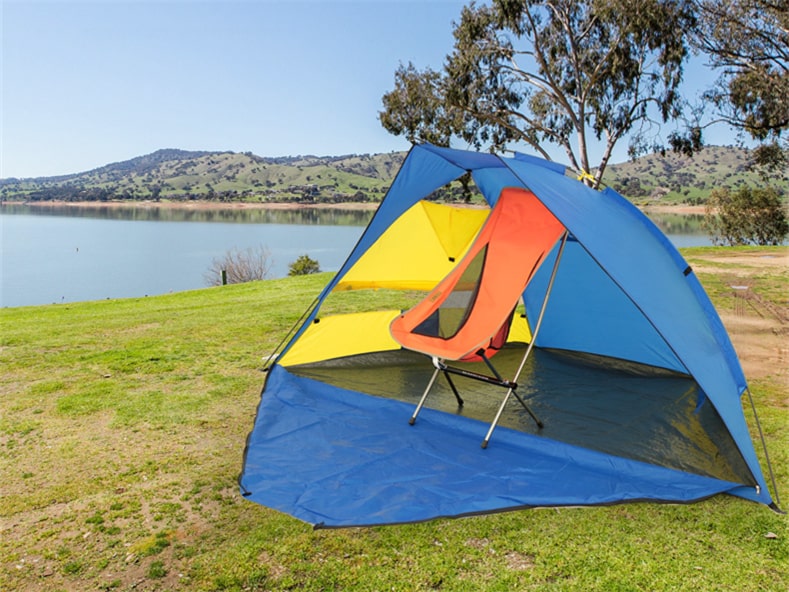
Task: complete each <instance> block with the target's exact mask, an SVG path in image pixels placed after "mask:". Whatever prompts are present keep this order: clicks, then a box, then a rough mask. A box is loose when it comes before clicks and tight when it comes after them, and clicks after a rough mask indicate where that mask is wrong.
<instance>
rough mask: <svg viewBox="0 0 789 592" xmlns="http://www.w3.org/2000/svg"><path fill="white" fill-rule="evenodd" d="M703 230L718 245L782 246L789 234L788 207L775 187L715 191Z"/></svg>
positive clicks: (708, 203) (708, 204) (710, 200)
mask: <svg viewBox="0 0 789 592" xmlns="http://www.w3.org/2000/svg"><path fill="white" fill-rule="evenodd" d="M704 227H705V228H706V230H707V232H708V233H709V235H710V238H711V239H712V242H713V243H714V244H716V245H732V246H734V245H749V244H754V245H780V244H781V243H782V242H783V241H784V240H785V239H786V236H787V235H788V234H789V221H787V216H786V209H785V206H784V204H783V203H782V202H781V196H780V195H779V194H778V192H777V191H776V190H775V189H774V188H773V187H764V188H760V187H754V188H752V187H747V186H743V187H740V188H739V189H737V191H734V192H732V191H730V190H729V189H715V190H713V191H712V193H711V194H710V197H709V200H708V201H707V208H706V216H705V218H704Z"/></svg>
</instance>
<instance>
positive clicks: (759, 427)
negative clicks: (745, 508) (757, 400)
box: [745, 387, 781, 508]
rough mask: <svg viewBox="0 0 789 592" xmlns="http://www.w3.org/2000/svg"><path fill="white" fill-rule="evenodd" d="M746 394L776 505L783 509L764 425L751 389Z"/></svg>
mask: <svg viewBox="0 0 789 592" xmlns="http://www.w3.org/2000/svg"><path fill="white" fill-rule="evenodd" d="M745 392H746V393H748V400H749V401H750V402H751V411H752V412H753V419H754V421H755V422H756V430H757V431H758V432H759V438H760V439H761V441H762V449H763V450H764V460H765V461H766V462H767V470H768V471H769V473H770V481H772V484H773V493H775V504H776V505H777V506H778V507H779V508H780V507H781V498H780V497H778V485H776V483H775V473H773V465H772V463H770V455H769V454H768V452H767V442H765V440H764V433H763V432H762V424H761V422H759V416H758V415H757V414H756V405H754V404H753V396H752V395H751V389H750V388H749V387H745Z"/></svg>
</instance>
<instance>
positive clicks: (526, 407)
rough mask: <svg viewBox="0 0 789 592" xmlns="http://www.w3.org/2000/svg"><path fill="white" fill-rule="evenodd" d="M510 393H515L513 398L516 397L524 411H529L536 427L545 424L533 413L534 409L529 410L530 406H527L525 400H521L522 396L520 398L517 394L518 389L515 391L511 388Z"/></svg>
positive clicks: (541, 426)
mask: <svg viewBox="0 0 789 592" xmlns="http://www.w3.org/2000/svg"><path fill="white" fill-rule="evenodd" d="M512 394H513V395H515V398H516V399H518V401H520V404H521V405H523V408H524V409H525V410H526V411H528V412H529V415H531V418H532V419H533V420H534V423H536V424H537V427H538V428H540V429H542V428H543V427H545V426H544V425H543V423H542V421H540V418H539V417H537V416H536V415H535V414H534V411H532V410H531V408H530V407H529V406H528V405H527V404H526V401H524V400H523V398H522V397H521V396H520V395H519V394H518V391H516V390H514V389H513V391H512Z"/></svg>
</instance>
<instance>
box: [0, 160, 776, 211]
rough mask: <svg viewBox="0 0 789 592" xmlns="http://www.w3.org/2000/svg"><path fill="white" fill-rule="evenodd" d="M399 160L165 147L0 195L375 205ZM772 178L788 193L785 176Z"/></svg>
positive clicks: (694, 176) (703, 179)
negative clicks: (197, 150) (281, 155)
mask: <svg viewBox="0 0 789 592" xmlns="http://www.w3.org/2000/svg"><path fill="white" fill-rule="evenodd" d="M405 156H406V153H405V152H392V153H389V154H372V155H370V154H349V155H344V156H287V157H274V158H266V157H261V156H256V155H255V154H252V153H251V152H244V153H236V152H202V151H201V152H194V151H186V150H175V149H166V150H158V151H156V152H154V153H152V154H147V155H145V156H139V157H137V158H132V159H131V160H126V161H123V162H117V163H113V164H108V165H106V166H103V167H100V168H97V169H93V170H91V171H87V172H83V173H75V174H72V175H62V176H58V177H38V178H31V179H15V178H11V179H0V198H2V199H3V200H9V201H28V202H32V201H52V200H59V201H97V202H101V201H110V200H129V201H134V200H170V201H188V200H214V201H223V202H232V201H247V202H294V203H306V204H309V203H318V202H322V203H347V202H368V201H372V202H375V201H380V199H381V198H382V197H383V196H384V194H385V193H386V191H387V189H388V188H389V185H390V183H391V182H392V179H393V178H394V175H395V174H396V173H397V171H398V169H399V168H400V165H401V164H402V162H403V159H404V158H405ZM774 181H775V183H776V185H778V186H779V188H780V189H781V190H782V191H783V192H784V194H789V173H785V174H784V176H783V178H782V179H774ZM604 182H605V183H606V184H608V185H610V186H612V187H614V188H615V189H617V190H618V191H620V193H622V194H623V195H625V196H626V197H628V198H630V199H632V200H633V201H636V202H639V203H647V202H654V201H657V200H660V201H665V202H674V203H676V202H682V203H703V201H704V200H705V199H706V198H707V196H708V195H709V193H710V191H711V190H712V189H714V188H716V187H722V186H727V187H736V186H737V185H739V184H742V183H746V184H762V183H763V181H762V180H761V179H760V178H759V177H758V175H757V174H756V173H754V172H753V171H750V170H749V169H748V153H747V151H745V150H742V149H739V148H730V147H720V146H710V147H708V148H705V149H704V150H703V151H702V152H701V153H699V154H698V155H696V156H694V157H693V158H688V157H683V156H679V155H675V154H667V155H666V156H660V155H657V154H651V155H647V156H643V157H641V158H639V159H637V160H635V161H633V162H625V163H621V164H615V165H610V166H609V167H608V169H607V171H606V175H605V178H604ZM449 194H451V195H449ZM443 196H444V197H448V198H450V199H460V197H461V188H460V186H459V185H458V186H457V187H454V188H452V189H445V190H443Z"/></svg>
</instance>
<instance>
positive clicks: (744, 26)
mask: <svg viewBox="0 0 789 592" xmlns="http://www.w3.org/2000/svg"><path fill="white" fill-rule="evenodd" d="M697 5H698V15H699V27H698V33H697V35H696V36H695V38H694V41H695V45H696V46H697V47H698V48H699V49H700V50H701V51H703V52H704V53H705V54H707V56H709V58H710V64H711V65H712V66H713V67H714V68H716V69H717V70H718V72H719V77H718V80H717V83H716V84H715V86H714V87H713V88H712V89H710V90H709V91H708V92H707V93H706V94H705V96H706V98H707V99H708V100H709V101H710V102H711V103H712V104H713V105H714V106H715V107H716V108H717V112H718V115H720V116H721V117H722V119H723V120H724V121H725V122H726V123H728V124H729V125H731V126H732V127H734V128H737V129H740V130H742V131H744V132H745V133H747V134H748V135H749V136H751V137H752V138H754V139H755V140H758V141H760V142H761V146H760V147H759V148H758V149H757V150H756V151H755V156H756V161H757V162H758V163H762V164H767V165H770V164H772V165H774V166H775V165H781V164H784V165H785V163H786V158H787V152H789V145H788V144H787V142H786V140H783V143H782V139H781V138H782V134H784V133H785V132H787V131H788V130H789V3H787V1H786V0H697ZM784 137H785V136H784Z"/></svg>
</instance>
